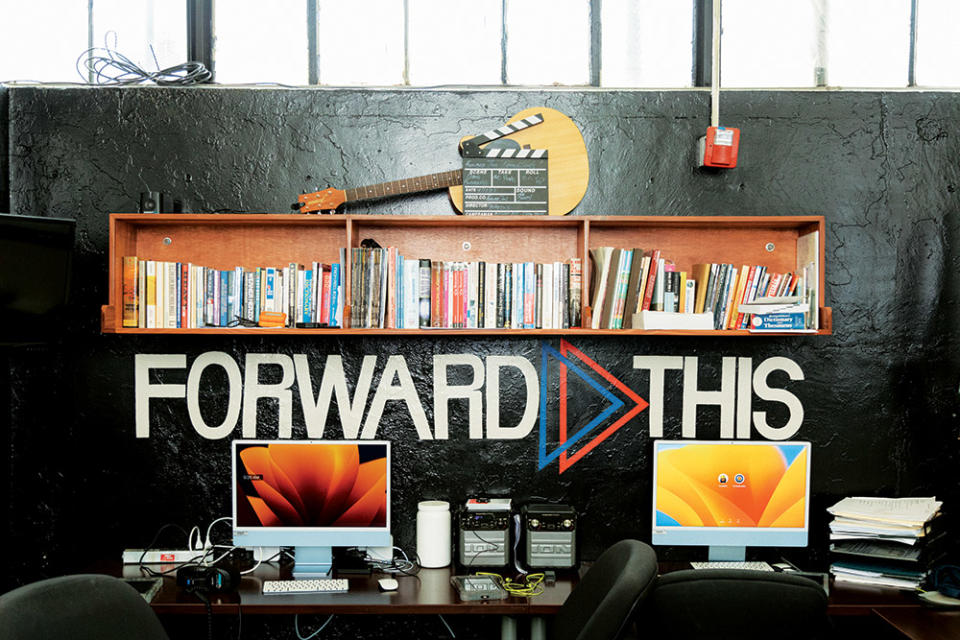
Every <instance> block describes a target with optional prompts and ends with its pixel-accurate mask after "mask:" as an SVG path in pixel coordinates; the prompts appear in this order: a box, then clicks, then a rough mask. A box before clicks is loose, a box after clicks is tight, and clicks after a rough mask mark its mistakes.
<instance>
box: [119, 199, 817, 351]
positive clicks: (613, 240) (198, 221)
mask: <svg viewBox="0 0 960 640" xmlns="http://www.w3.org/2000/svg"><path fill="white" fill-rule="evenodd" d="M824 231H825V225H824V217H823V216H565V217H560V216H459V215H457V216H454V215H421V216H414V215H353V214H348V215H304V214H296V213H294V214H139V213H116V214H112V215H111V216H110V247H109V261H110V264H109V302H108V304H106V305H104V306H103V307H102V309H101V330H102V331H103V332H104V333H122V334H128V333H129V334H211V333H232V334H258V335H266V334H271V335H272V334H277V335H280V334H296V335H307V334H316V335H384V336H410V335H417V336H430V335H470V336H494V335H496V336H503V335H507V336H541V335H597V336H607V335H610V336H625V335H696V336H705V335H709V336H745V335H750V336H757V335H758V334H755V333H751V332H749V331H746V330H702V331H692V330H683V331H681V330H656V331H642V330H636V329H590V328H571V329H441V328H430V329H379V328H373V329H357V328H324V329H294V328H263V327H250V328H244V327H233V328H224V327H210V328H197V329H171V328H166V329H142V328H130V327H123V323H122V312H123V309H122V304H121V301H122V299H123V291H122V284H123V283H122V273H123V258H124V257H125V256H137V257H138V258H139V259H141V260H157V261H166V262H182V263H188V262H189V263H194V264H199V265H203V266H206V267H212V268H215V269H222V270H227V269H233V268H234V267H236V266H242V267H244V268H245V269H248V268H255V267H257V266H268V265H270V266H274V265H284V264H288V263H290V262H296V263H309V262H311V261H313V260H319V261H324V262H328V263H330V262H336V261H337V260H338V259H339V250H340V248H341V247H346V248H348V249H349V248H356V247H359V246H360V242H361V241H362V240H363V239H365V238H372V239H374V240H376V242H377V243H379V244H380V245H381V246H383V247H387V246H396V247H398V249H399V252H400V253H401V254H402V255H405V256H409V257H411V258H420V257H423V258H430V259H431V260H448V261H464V262H471V261H481V260H482V261H486V262H527V261H532V262H543V263H547V262H556V261H561V262H562V261H567V260H569V259H571V258H580V259H581V260H582V264H583V296H582V298H583V302H582V309H581V318H582V320H583V324H584V325H585V326H589V319H590V317H591V309H590V307H589V300H590V299H591V293H590V291H589V288H590V276H591V269H592V267H593V265H592V264H591V260H590V249H592V248H595V247H601V246H614V247H643V248H645V249H647V248H656V249H660V250H661V252H662V255H664V256H666V257H669V258H670V259H671V260H673V261H674V263H675V264H676V268H677V270H684V271H692V266H693V264H695V263H698V262H723V263H732V264H735V265H738V266H739V265H743V264H751V265H754V264H756V265H765V266H766V267H767V268H768V269H769V270H770V271H774V272H788V271H793V270H795V268H796V259H797V240H798V239H799V238H800V237H801V236H804V235H806V234H809V233H811V232H819V238H820V242H819V249H818V250H819V283H818V291H820V292H821V301H822V300H823V295H822V292H823V291H824V290H825V289H824V283H825V278H824V265H825V261H824V237H825V233H824ZM349 263H350V261H349V260H347V264H345V265H344V268H345V271H346V273H345V292H344V293H345V299H346V300H348V301H349V300H350V299H351V298H350V290H349V287H350V282H351V274H350V264H349ZM348 318H349V307H346V308H345V313H344V324H345V325H348ZM819 320H820V329H819V330H818V331H817V332H816V333H817V334H819V335H830V334H831V333H832V332H833V323H832V313H831V308H830V307H826V306H821V307H820V309H819ZM762 335H809V334H795V333H786V332H784V333H772V332H771V333H764V334H762Z"/></svg>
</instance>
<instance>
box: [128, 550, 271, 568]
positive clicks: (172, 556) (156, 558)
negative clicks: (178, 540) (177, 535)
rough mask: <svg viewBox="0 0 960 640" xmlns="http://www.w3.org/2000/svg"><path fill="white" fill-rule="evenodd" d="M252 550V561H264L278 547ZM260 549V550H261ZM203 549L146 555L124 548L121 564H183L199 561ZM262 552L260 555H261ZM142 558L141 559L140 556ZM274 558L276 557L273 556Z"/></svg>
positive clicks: (218, 552) (217, 553)
mask: <svg viewBox="0 0 960 640" xmlns="http://www.w3.org/2000/svg"><path fill="white" fill-rule="evenodd" d="M248 548H249V549H250V550H251V551H252V552H253V559H254V562H256V561H258V560H260V559H261V558H262V560H263V561H266V560H267V559H268V558H273V557H274V556H276V555H277V554H278V553H280V547H248ZM261 550H262V552H261ZM203 553H204V552H203V551H202V550H198V551H190V550H189V549H174V550H167V549H157V550H151V551H147V553H146V555H144V553H143V549H124V550H123V564H141V563H142V564H183V563H184V562H191V561H193V562H199V561H200V559H201V558H203ZM222 553H223V551H222V550H215V551H212V552H210V553H208V554H207V557H206V559H207V560H212V559H215V558H218V557H219V556H220V555H222ZM261 553H262V555H261ZM141 557H142V558H143V560H141V559H140V558H141ZM274 560H276V558H274Z"/></svg>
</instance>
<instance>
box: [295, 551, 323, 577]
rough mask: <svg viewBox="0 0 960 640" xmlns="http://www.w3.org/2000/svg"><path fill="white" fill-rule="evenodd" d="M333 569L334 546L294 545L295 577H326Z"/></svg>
mask: <svg viewBox="0 0 960 640" xmlns="http://www.w3.org/2000/svg"><path fill="white" fill-rule="evenodd" d="M332 569H333V548H332V547H294V550H293V577H294V578H295V579H298V580H299V579H309V578H326V577H329V576H330V573H331V571H332Z"/></svg>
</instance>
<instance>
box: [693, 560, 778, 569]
mask: <svg viewBox="0 0 960 640" xmlns="http://www.w3.org/2000/svg"><path fill="white" fill-rule="evenodd" d="M690 566H691V567H693V568H694V569H745V570H747V571H773V567H771V566H770V565H769V564H767V563H766V562H760V561H750V562H743V561H740V562H737V561H734V562H691V563H690Z"/></svg>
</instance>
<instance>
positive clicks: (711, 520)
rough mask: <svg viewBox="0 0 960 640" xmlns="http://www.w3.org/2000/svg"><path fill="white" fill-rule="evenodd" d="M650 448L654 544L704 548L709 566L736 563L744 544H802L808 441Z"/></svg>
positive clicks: (682, 443) (675, 443) (662, 442)
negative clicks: (719, 561)
mask: <svg viewBox="0 0 960 640" xmlns="http://www.w3.org/2000/svg"><path fill="white" fill-rule="evenodd" d="M653 446H654V449H653V451H654V453H653V536H652V541H653V544H657V545H705V546H707V547H709V548H710V559H711V560H713V559H743V556H744V553H745V549H744V547H746V546H763V547H802V546H806V544H807V531H808V526H809V524H808V523H809V521H808V518H809V508H810V504H809V503H810V500H809V494H810V443H809V442H765V441H743V440H720V441H697V440H686V441H667V440H658V441H656V442H654V445H653Z"/></svg>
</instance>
